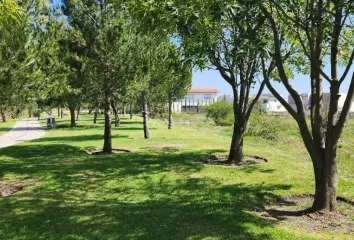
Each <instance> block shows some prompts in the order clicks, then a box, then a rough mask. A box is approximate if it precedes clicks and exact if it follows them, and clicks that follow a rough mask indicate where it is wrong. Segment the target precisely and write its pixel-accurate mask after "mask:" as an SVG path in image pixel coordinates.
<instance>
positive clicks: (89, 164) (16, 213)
mask: <svg viewBox="0 0 354 240" xmlns="http://www.w3.org/2000/svg"><path fill="white" fill-rule="evenodd" d="M218 151H219V150H206V151H199V152H174V153H172V152H169V153H168V154H163V153H160V152H152V153H146V152H140V153H129V154H121V155H112V156H88V155H86V154H84V153H82V151H80V149H79V148H76V147H73V146H69V145H64V144H63V145H47V146H44V145H43V146H41V145H23V146H13V147H10V148H6V149H2V150H1V151H0V154H1V155H2V156H4V157H2V159H1V161H0V176H4V174H18V175H21V176H26V177H41V178H42V181H41V183H40V184H39V185H38V186H35V187H32V188H28V189H25V191H24V192H21V193H18V194H16V195H13V196H11V197H8V198H3V199H1V198H0V211H1V212H2V214H1V216H0V224H1V226H2V227H1V228H0V239H13V238H16V237H20V236H22V237H23V236H25V238H26V239H79V238H80V239H187V238H188V239H202V238H207V237H211V238H219V239H270V238H272V236H271V231H272V229H273V226H272V225H271V224H270V223H266V222H265V221H264V220H261V219H260V218H259V217H257V216H255V215H254V214H251V213H250V212H249V211H254V210H255V209H257V208H261V207H262V205H263V203H264V202H265V201H266V200H274V199H276V197H277V196H276V195H274V194H273V193H272V192H273V191H274V190H277V189H283V190H284V189H285V190H286V189H289V188H291V186H290V185H284V184H278V185H272V184H263V185H243V184H238V185H222V184H221V183H220V182H218V181H216V180H214V179H210V178H204V177H202V176H201V175H199V174H198V173H199V172H200V171H201V170H202V168H203V167H204V165H202V164H200V162H198V161H199V160H200V159H201V157H202V156H204V155H207V154H212V153H215V152H218ZM9 157H11V158H15V160H10V159H8V158H9Z"/></svg>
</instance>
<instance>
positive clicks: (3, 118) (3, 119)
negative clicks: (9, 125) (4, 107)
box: [0, 111, 7, 122]
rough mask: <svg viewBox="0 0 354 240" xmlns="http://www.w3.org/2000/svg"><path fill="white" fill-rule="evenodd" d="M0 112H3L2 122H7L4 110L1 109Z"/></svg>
mask: <svg viewBox="0 0 354 240" xmlns="http://www.w3.org/2000/svg"><path fill="white" fill-rule="evenodd" d="M0 113H1V118H2V122H7V118H6V113H5V112H3V111H0Z"/></svg>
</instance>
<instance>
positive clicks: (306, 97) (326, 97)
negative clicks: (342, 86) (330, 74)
mask: <svg viewBox="0 0 354 240" xmlns="http://www.w3.org/2000/svg"><path fill="white" fill-rule="evenodd" d="M339 95H340V97H339V100H338V108H339V111H341V110H342V108H343V106H344V103H345V100H346V99H347V94H346V93H340V94H339ZM300 96H301V98H302V101H303V103H304V106H305V110H306V111H307V113H308V114H309V113H310V110H311V93H302V94H300ZM330 97H331V94H330V93H324V94H323V105H324V107H325V108H328V105H329V103H330ZM288 101H289V104H290V106H291V107H292V108H293V109H295V110H296V104H295V101H294V99H293V98H292V97H291V96H290V95H289V100H288ZM350 112H351V113H354V103H353V104H352V107H351V109H350Z"/></svg>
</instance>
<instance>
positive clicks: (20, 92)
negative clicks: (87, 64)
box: [0, 0, 48, 121]
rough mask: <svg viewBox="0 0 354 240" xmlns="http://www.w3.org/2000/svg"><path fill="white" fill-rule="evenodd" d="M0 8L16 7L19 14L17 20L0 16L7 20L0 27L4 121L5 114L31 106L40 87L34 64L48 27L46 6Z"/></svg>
mask: <svg viewBox="0 0 354 240" xmlns="http://www.w3.org/2000/svg"><path fill="white" fill-rule="evenodd" d="M3 4H5V6H6V4H10V5H11V6H15V5H16V6H15V9H17V10H18V11H21V12H22V13H21V14H20V15H19V16H20V17H16V16H17V15H16V16H14V17H11V16H12V13H9V12H7V13H6V14H5V15H1V18H3V17H4V16H5V17H6V16H10V17H9V18H6V22H2V23H1V24H0V35H1V38H0V89H1V91H0V112H1V115H2V117H3V121H6V112H7V111H10V110H12V111H15V112H19V111H22V110H23V109H24V108H25V105H26V104H27V105H31V103H34V101H35V97H34V93H35V90H36V88H37V86H38V85H41V84H42V83H43V82H42V81H41V80H42V77H43V74H42V72H41V70H40V68H39V67H38V64H39V62H40V60H41V53H42V51H41V47H43V45H44V44H45V43H44V42H45V39H44V38H43V32H45V30H44V29H45V28H46V25H47V24H48V5H46V4H44V2H42V1H31V0H27V1H21V2H19V3H18V2H16V3H14V2H13V3H11V1H2V2H1V5H0V6H1V10H0V11H3V10H4V9H8V8H6V7H5V8H4V5H3ZM17 4H19V5H17ZM19 6H20V7H21V10H19ZM11 9H12V8H11ZM15 9H13V10H14V11H15ZM17 10H16V11H17ZM24 13H25V14H24ZM4 23H6V24H4Z"/></svg>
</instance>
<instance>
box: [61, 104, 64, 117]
mask: <svg viewBox="0 0 354 240" xmlns="http://www.w3.org/2000/svg"><path fill="white" fill-rule="evenodd" d="M63 117H64V109H63V106H62V107H61V108H60V118H61V119H63Z"/></svg>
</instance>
